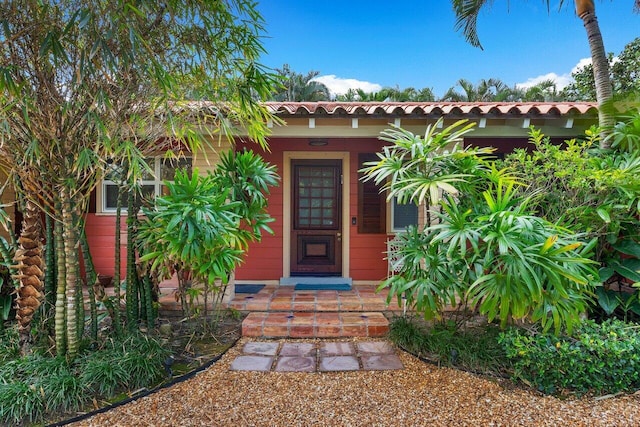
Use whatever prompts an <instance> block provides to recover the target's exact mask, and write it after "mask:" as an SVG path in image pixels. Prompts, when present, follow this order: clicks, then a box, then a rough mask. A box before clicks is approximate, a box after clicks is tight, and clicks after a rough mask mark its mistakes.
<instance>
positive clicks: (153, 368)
mask: <svg viewBox="0 0 640 427" xmlns="http://www.w3.org/2000/svg"><path fill="white" fill-rule="evenodd" d="M125 348H126V351H125V353H124V354H123V357H122V359H121V360H120V363H121V364H122V367H123V369H124V370H125V371H126V372H127V375H128V376H129V378H128V380H127V385H128V386H129V387H131V388H139V387H144V386H149V385H150V384H154V383H156V382H158V381H159V380H161V379H162V377H163V375H164V372H165V371H164V366H163V364H162V363H163V362H164V360H165V359H166V358H167V356H169V354H170V352H169V350H168V349H166V348H165V347H163V346H162V344H161V343H160V342H158V341H156V340H153V339H150V338H149V337H147V336H143V335H139V336H135V337H131V338H130V339H129V340H127V342H126V343H125Z"/></svg>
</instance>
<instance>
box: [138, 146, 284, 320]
mask: <svg viewBox="0 0 640 427" xmlns="http://www.w3.org/2000/svg"><path fill="white" fill-rule="evenodd" d="M277 182H278V177H277V175H276V172H275V168H274V167H273V166H271V165H269V164H267V163H265V162H264V161H263V160H262V158H261V157H260V156H258V155H257V154H254V153H253V152H252V151H247V152H243V153H235V152H233V151H230V152H227V153H221V160H220V164H219V165H218V166H217V168H216V170H215V171H214V172H213V173H209V174H208V175H206V176H200V175H198V170H197V169H195V170H194V171H193V174H192V175H191V176H189V175H188V174H187V173H186V172H185V171H177V172H176V176H175V180H174V181H173V182H165V185H166V186H167V190H168V192H167V194H166V195H165V196H162V197H158V198H157V199H156V202H155V206H154V207H153V208H151V209H143V212H144V214H145V219H144V220H143V221H142V223H141V224H140V226H139V232H138V245H139V247H140V251H141V253H142V256H141V257H140V261H142V262H143V263H145V264H146V265H147V267H148V268H149V269H150V270H151V271H155V272H159V273H160V275H161V276H164V277H166V276H168V275H169V274H170V273H173V272H177V273H178V274H177V277H178V281H179V289H178V292H179V297H180V301H181V302H182V308H183V311H184V313H185V314H186V315H187V314H190V307H189V306H188V301H189V300H188V296H189V295H188V286H189V282H188V281H187V279H191V280H192V281H197V282H198V283H201V284H204V286H205V288H204V290H205V294H204V295H205V306H206V296H207V295H208V294H207V291H213V292H214V296H219V297H222V295H223V294H224V287H226V284H227V282H228V279H229V277H230V274H231V273H232V272H233V270H234V269H235V267H236V266H237V265H238V264H239V263H240V262H242V259H243V255H244V253H245V252H246V250H247V249H248V244H249V242H251V241H258V240H260V238H261V235H262V232H265V231H266V232H272V231H271V229H270V228H269V226H268V224H269V222H271V221H273V219H272V218H271V217H270V216H269V215H268V213H267V212H266V207H267V199H266V194H267V192H268V190H269V187H271V186H273V185H276V184H277ZM183 273H188V276H187V275H185V274H183ZM216 283H219V285H218V284H216ZM192 296H193V295H192ZM215 302H218V301H217V300H214V303H215Z"/></svg>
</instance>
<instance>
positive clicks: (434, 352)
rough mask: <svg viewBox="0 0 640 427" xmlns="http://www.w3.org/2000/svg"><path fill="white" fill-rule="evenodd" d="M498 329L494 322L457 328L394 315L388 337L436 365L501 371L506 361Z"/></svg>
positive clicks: (494, 372) (505, 368)
mask: <svg viewBox="0 0 640 427" xmlns="http://www.w3.org/2000/svg"><path fill="white" fill-rule="evenodd" d="M499 333H500V330H499V329H498V328H497V327H496V326H494V325H484V326H477V327H470V328H468V329H459V328H456V327H454V326H452V325H440V324H436V325H433V326H430V327H424V326H423V325H420V324H419V323H418V321H417V320H416V319H411V318H407V317H396V318H394V319H393V321H392V322H391V324H390V330H389V337H390V338H391V340H392V341H393V342H394V343H395V344H397V345H399V346H401V347H402V348H404V349H405V350H407V351H409V352H411V353H413V354H417V355H419V356H422V357H425V358H427V359H429V360H432V361H434V362H437V363H438V364H442V365H446V366H455V367H460V368H463V369H467V370H471V371H474V372H482V373H487V374H502V373H503V372H505V371H507V370H508V368H509V365H510V361H509V360H508V359H507V358H506V356H505V353H504V350H503V348H502V346H501V345H500V344H499V343H498V337H499Z"/></svg>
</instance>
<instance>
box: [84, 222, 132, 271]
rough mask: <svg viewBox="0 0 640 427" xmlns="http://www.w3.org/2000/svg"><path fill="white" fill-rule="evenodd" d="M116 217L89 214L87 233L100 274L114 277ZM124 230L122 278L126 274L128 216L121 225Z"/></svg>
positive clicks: (121, 257)
mask: <svg viewBox="0 0 640 427" xmlns="http://www.w3.org/2000/svg"><path fill="white" fill-rule="evenodd" d="M115 224H116V217H115V215H96V214H93V213H90V214H87V222H86V232H87V241H88V242H89V248H90V249H91V256H92V257H93V264H94V265H95V268H96V272H97V273H98V274H105V275H108V276H113V272H114V266H115V249H114V248H115V242H116V238H115ZM120 226H121V230H122V246H121V248H122V252H121V256H120V260H121V261H120V266H121V269H120V270H121V271H120V277H122V278H124V277H125V274H126V265H127V264H126V261H127V260H126V257H127V246H126V243H127V229H126V216H125V217H124V218H122V222H121V224H120Z"/></svg>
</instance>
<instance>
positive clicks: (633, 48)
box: [562, 38, 640, 101]
mask: <svg viewBox="0 0 640 427" xmlns="http://www.w3.org/2000/svg"><path fill="white" fill-rule="evenodd" d="M607 59H608V61H609V73H610V75H611V84H612V85H613V91H614V93H615V94H616V96H617V97H624V96H626V95H630V94H638V93H640V76H639V75H638V70H640V38H636V39H634V40H633V41H631V42H630V43H628V44H627V45H625V47H624V48H623V50H622V52H620V54H619V55H617V56H615V60H614V55H613V54H612V53H609V55H607ZM571 77H573V80H574V81H573V82H572V83H570V84H569V85H568V86H567V87H565V88H564V89H563V90H562V93H563V96H564V97H565V98H566V99H567V100H569V101H593V100H595V99H596V83H595V79H594V77H593V66H592V65H591V64H587V65H585V66H584V67H582V68H580V69H578V70H576V71H575V72H573V73H572V74H571Z"/></svg>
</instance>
